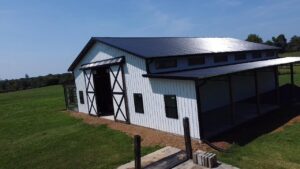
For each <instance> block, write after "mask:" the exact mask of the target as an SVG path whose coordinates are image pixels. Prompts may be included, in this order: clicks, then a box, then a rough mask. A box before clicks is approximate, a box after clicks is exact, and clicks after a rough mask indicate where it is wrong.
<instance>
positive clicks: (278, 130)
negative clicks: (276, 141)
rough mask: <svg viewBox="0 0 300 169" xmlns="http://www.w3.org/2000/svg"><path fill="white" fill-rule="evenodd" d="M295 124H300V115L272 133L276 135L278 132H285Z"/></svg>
mask: <svg viewBox="0 0 300 169" xmlns="http://www.w3.org/2000/svg"><path fill="white" fill-rule="evenodd" d="M295 123H300V115H299V116H296V117H294V118H293V119H291V120H290V121H288V122H287V123H286V124H285V125H283V126H281V127H279V128H277V129H275V130H274V131H273V132H272V133H276V132H282V131H284V128H285V127H287V126H291V125H293V124H295Z"/></svg>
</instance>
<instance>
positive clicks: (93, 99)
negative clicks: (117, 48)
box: [83, 59, 130, 124]
mask: <svg viewBox="0 0 300 169" xmlns="http://www.w3.org/2000/svg"><path fill="white" fill-rule="evenodd" d="M124 63H125V59H124V61H123V62H121V63H119V64H111V65H106V66H105V67H107V69H108V70H109V73H110V75H112V76H113V78H114V79H113V84H111V92H112V99H113V104H116V105H117V110H116V112H115V110H114V106H113V110H114V120H115V121H118V122H124V121H121V120H118V119H117V116H118V115H119V113H120V114H121V115H122V116H123V118H124V119H125V123H128V124H130V118H129V111H128V96H127V88H126V83H125V82H126V79H125V73H124ZM111 66H119V67H118V69H117V72H116V73H114V71H113V70H112V68H111ZM96 68H97V67H95V68H90V69H88V71H89V73H88V72H87V69H83V73H84V80H85V86H86V97H87V106H88V114H89V115H91V116H98V117H99V116H101V114H100V113H99V112H98V111H97V108H96V107H95V105H94V103H95V102H96V104H97V101H96V96H95V94H96V91H95V87H94V86H93V85H92V83H91V79H92V75H93V71H94V70H95V69H96ZM120 73H121V74H120ZM119 76H121V78H122V84H121V82H119V81H118V77H119ZM110 78H111V77H110ZM110 82H111V79H110ZM116 85H118V86H119V88H120V89H121V92H114V89H115V87H116ZM90 88H91V89H92V90H89V89H90ZM90 94H92V96H90ZM114 95H121V100H120V101H119V102H118V101H117V99H116V98H115V96H114ZM123 103H124V104H125V112H123V110H122V108H121V106H122V104H123ZM92 110H94V111H95V112H96V115H94V114H91V111H92Z"/></svg>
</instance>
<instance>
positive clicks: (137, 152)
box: [134, 135, 142, 169]
mask: <svg viewBox="0 0 300 169" xmlns="http://www.w3.org/2000/svg"><path fill="white" fill-rule="evenodd" d="M134 162H135V169H141V168H142V167H141V136H139V135H135V136H134Z"/></svg>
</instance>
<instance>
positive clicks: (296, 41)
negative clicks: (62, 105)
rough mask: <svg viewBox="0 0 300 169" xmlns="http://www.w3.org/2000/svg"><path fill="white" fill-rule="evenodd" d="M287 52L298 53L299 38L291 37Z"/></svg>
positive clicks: (299, 48) (299, 47) (299, 46)
mask: <svg viewBox="0 0 300 169" xmlns="http://www.w3.org/2000/svg"><path fill="white" fill-rule="evenodd" d="M287 50H288V51H300V36H293V37H292V38H291V40H290V42H289V43H288V46H287Z"/></svg>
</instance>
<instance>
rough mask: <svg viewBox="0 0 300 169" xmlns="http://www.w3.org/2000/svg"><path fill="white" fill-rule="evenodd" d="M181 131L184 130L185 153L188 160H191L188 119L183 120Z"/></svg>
mask: <svg viewBox="0 0 300 169" xmlns="http://www.w3.org/2000/svg"><path fill="white" fill-rule="evenodd" d="M183 129H184V141H185V151H186V156H187V158H188V159H192V158H193V150H192V141H191V135H190V124H189V118H187V117H185V118H183Z"/></svg>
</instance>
